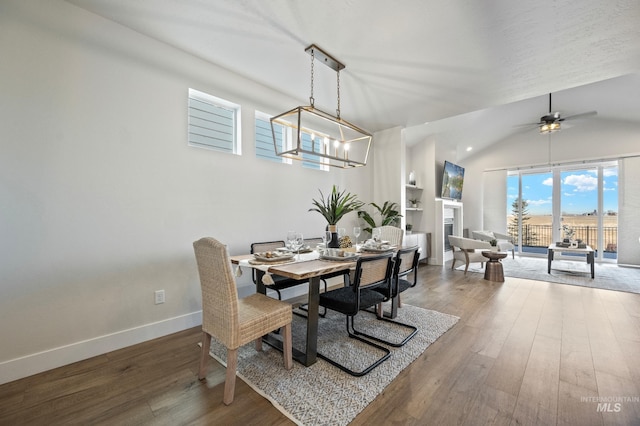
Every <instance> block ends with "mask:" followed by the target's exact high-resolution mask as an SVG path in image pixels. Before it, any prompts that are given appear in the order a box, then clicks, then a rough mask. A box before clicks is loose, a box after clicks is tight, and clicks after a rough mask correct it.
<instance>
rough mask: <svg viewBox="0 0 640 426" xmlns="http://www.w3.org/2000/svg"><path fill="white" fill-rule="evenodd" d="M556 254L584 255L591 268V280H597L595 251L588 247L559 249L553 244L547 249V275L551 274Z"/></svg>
mask: <svg viewBox="0 0 640 426" xmlns="http://www.w3.org/2000/svg"><path fill="white" fill-rule="evenodd" d="M555 252H560V253H565V252H566V253H575V254H584V255H586V256H587V263H588V264H589V265H590V266H591V278H592V279H593V278H595V251H594V250H593V249H592V248H591V247H589V246H587V247H585V248H574V247H559V246H557V245H555V244H551V245H550V246H549V248H548V249H547V274H550V273H551V262H552V261H553V257H554V254H555ZM563 260H571V259H563Z"/></svg>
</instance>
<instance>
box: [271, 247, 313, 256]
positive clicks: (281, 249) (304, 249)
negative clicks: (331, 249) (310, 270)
mask: <svg viewBox="0 0 640 426" xmlns="http://www.w3.org/2000/svg"><path fill="white" fill-rule="evenodd" d="M276 251H278V252H281V253H296V254H297V253H298V252H297V251H291V250H289V249H288V248H286V247H278V248H277V249H276ZM312 251H313V249H312V248H311V247H309V246H304V247H302V248H301V249H300V253H311V252H312Z"/></svg>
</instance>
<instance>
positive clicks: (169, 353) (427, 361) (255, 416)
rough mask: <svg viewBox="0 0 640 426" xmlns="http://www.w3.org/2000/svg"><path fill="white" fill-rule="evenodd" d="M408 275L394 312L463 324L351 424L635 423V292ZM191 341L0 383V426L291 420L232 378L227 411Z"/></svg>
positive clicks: (188, 337)
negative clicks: (407, 310)
mask: <svg viewBox="0 0 640 426" xmlns="http://www.w3.org/2000/svg"><path fill="white" fill-rule="evenodd" d="M419 274H420V277H419V284H418V287H416V288H414V289H411V290H409V291H407V292H406V293H405V294H404V295H403V303H408V304H412V305H416V306H421V307H424V308H428V309H434V310H437V311H440V312H446V313H449V314H453V315H457V316H459V317H460V321H459V322H458V324H457V325H456V326H455V327H454V328H452V329H451V330H449V331H448V332H447V333H446V334H445V335H444V336H442V337H441V338H440V339H439V340H438V341H436V342H435V343H434V344H433V345H431V346H430V347H429V348H428V349H427V350H426V351H425V352H424V353H423V354H422V355H421V356H420V357H419V358H418V359H417V360H416V361H415V362H414V363H413V364H411V365H410V366H409V367H408V368H407V369H405V370H404V371H403V372H402V373H401V374H400V375H399V376H398V378H397V379H396V380H395V381H394V382H392V383H391V384H390V385H389V386H388V387H387V388H386V389H385V391H384V392H383V393H382V394H381V395H379V396H378V398H377V399H376V400H375V401H374V402H373V403H372V404H370V405H369V406H368V407H367V408H366V409H365V410H364V411H363V412H362V413H361V414H360V415H359V416H358V417H357V418H356V419H355V420H354V421H353V423H352V424H353V425H371V424H376V425H377V424H385V425H386V424H398V425H427V424H433V425H450V424H455V425H458V424H459V425H466V424H469V425H478V424H518V425H519V424H541V425H547V424H550V425H556V424H557V425H624V424H629V425H640V400H639V399H640V295H637V294H630V293H622V292H613V291H608V290H598V289H590V288H585V287H576V286H569V285H562V284H549V283H542V282H538V281H529V280H521V279H514V278H507V279H506V282H504V283H493V282H489V281H485V280H484V279H483V277H482V275H481V274H473V273H468V274H467V276H465V275H463V274H462V272H459V271H451V270H450V269H449V268H447V267H445V268H441V267H437V266H423V267H421V268H420V271H419ZM199 341H200V332H199V330H198V329H197V328H194V329H190V330H186V331H183V332H180V333H176V334H173V335H171V336H167V337H163V338H160V339H156V340H153V341H150V342H146V343H142V344H139V345H136V346H133V347H130V348H126V349H122V350H119V351H115V352H112V353H108V354H105V355H102V356H98V357H95V358H92V359H89V360H86V361H82V362H78V363H75V364H72V365H69V366H66V367H62V368H59V369H56V370H52V371H48V372H45V373H42V374H38V375H36V376H32V377H28V378H25V379H22V380H18V381H15V382H11V383H8V384H5V385H2V386H0V425H32V424H33V425H40V424H48V425H61V424H65V425H66V424H92V425H99V424H105V425H112V424H118V425H120V424H134V425H138V424H141V425H187V424H188V425H210V424H220V425H248V424H257V423H260V424H270V425H289V424H292V422H291V421H290V420H288V419H287V418H285V417H284V416H283V415H282V414H281V413H280V412H279V411H278V410H276V409H275V408H274V407H273V406H272V405H271V404H270V403H269V402H268V401H267V400H266V399H264V398H262V397H261V396H259V395H258V394H256V393H255V392H254V391H253V390H251V389H250V388H249V387H248V386H247V385H246V384H245V383H244V382H243V381H242V380H240V379H238V380H237V384H236V397H235V401H234V403H233V404H232V405H231V406H228V407H227V406H224V405H223V404H222V392H223V387H224V384H223V381H224V370H223V368H222V367H221V366H220V365H219V364H217V363H216V362H214V361H211V362H210V364H209V374H208V376H207V380H206V382H200V381H198V380H197V377H196V374H197V368H198V356H199V348H198V346H197V343H198V342H199ZM598 398H605V399H603V400H602V401H598ZM620 398H622V399H620ZM599 402H600V405H599ZM607 404H608V405H607ZM616 404H619V405H616Z"/></svg>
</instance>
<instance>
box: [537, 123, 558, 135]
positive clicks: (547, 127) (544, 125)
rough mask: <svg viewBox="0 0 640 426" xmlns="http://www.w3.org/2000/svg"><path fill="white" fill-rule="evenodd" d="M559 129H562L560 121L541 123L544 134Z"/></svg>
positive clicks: (541, 130)
mask: <svg viewBox="0 0 640 426" xmlns="http://www.w3.org/2000/svg"><path fill="white" fill-rule="evenodd" d="M558 130H560V123H558V122H553V123H542V124H541V125H540V133H542V134H547V133H551V132H555V131H558Z"/></svg>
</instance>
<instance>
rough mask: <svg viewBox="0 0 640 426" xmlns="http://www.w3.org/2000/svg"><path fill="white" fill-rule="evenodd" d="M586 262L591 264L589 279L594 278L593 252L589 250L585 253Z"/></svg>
mask: <svg viewBox="0 0 640 426" xmlns="http://www.w3.org/2000/svg"><path fill="white" fill-rule="evenodd" d="M587 263H588V264H589V265H591V279H594V278H595V275H596V268H595V263H596V262H595V255H594V252H592V251H590V252H589V253H587Z"/></svg>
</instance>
